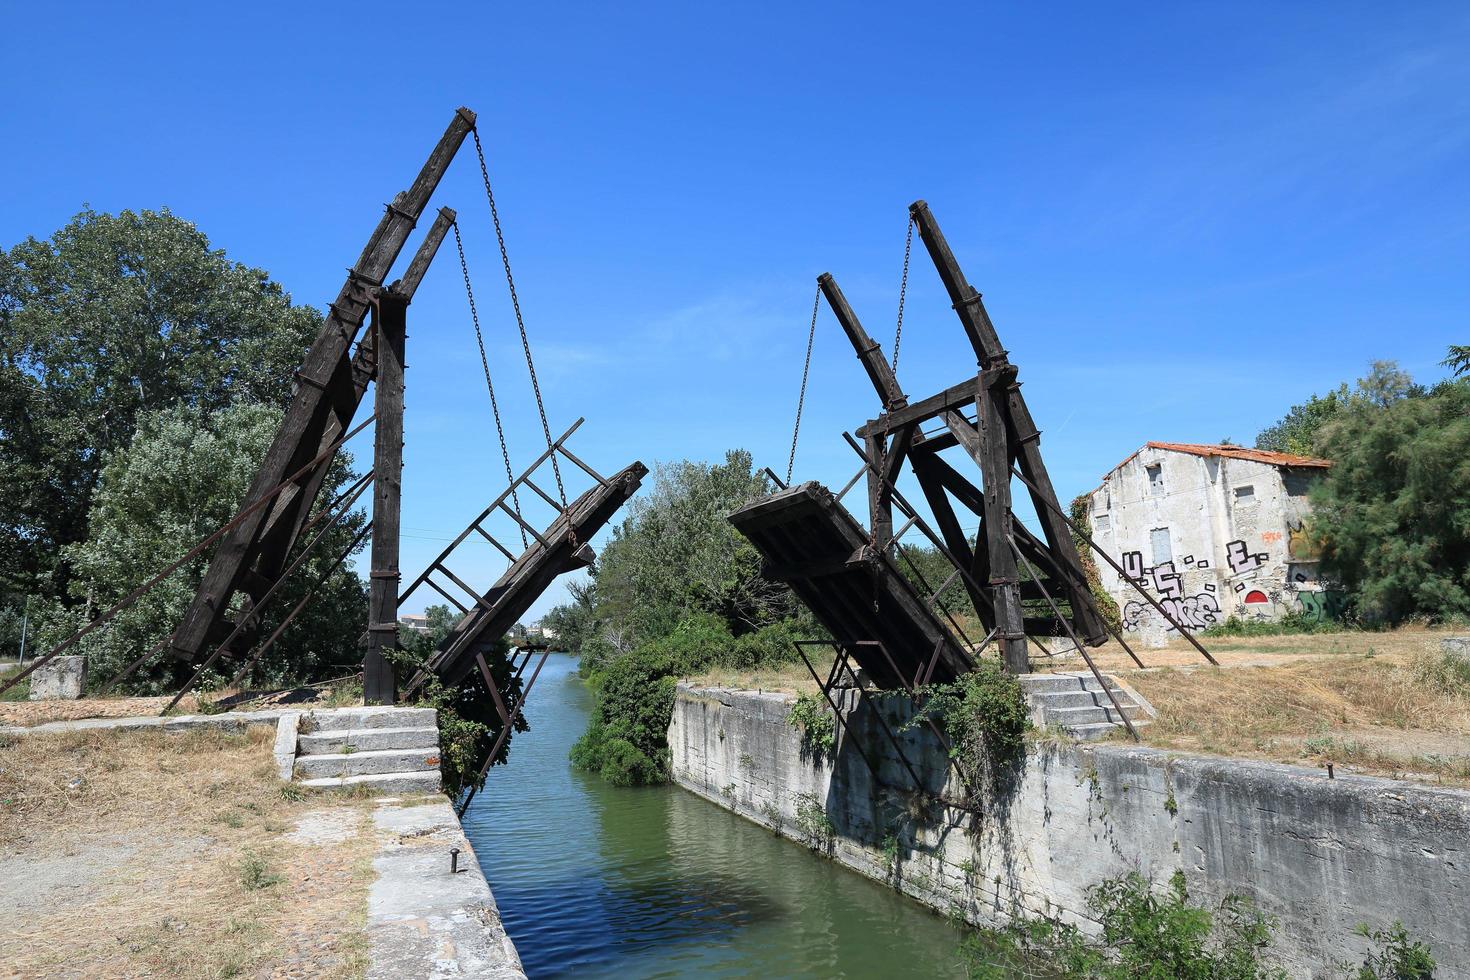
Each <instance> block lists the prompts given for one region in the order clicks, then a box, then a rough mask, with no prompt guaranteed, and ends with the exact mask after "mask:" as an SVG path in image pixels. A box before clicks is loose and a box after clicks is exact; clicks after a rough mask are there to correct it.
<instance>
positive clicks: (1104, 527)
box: [1092, 514, 1113, 534]
mask: <svg viewBox="0 0 1470 980" xmlns="http://www.w3.org/2000/svg"><path fill="white" fill-rule="evenodd" d="M1112 526H1113V519H1112V518H1111V517H1110V516H1108V515H1107V514H1098V515H1097V516H1096V517H1094V518H1093V519H1092V529H1093V530H1094V531H1096V532H1097V533H1098V534H1105V533H1106V532H1107V531H1108V529H1109V528H1111V527H1112Z"/></svg>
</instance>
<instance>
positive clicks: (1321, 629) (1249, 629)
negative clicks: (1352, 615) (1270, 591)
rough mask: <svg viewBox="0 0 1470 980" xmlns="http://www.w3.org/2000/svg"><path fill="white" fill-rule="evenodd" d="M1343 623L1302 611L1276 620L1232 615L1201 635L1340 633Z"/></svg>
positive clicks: (1202, 631)
mask: <svg viewBox="0 0 1470 980" xmlns="http://www.w3.org/2000/svg"><path fill="white" fill-rule="evenodd" d="M1342 629H1343V627H1342V624H1341V623H1334V622H1332V621H1331V620H1321V619H1317V618H1315V617H1313V616H1308V615H1305V614H1303V613H1300V612H1290V613H1287V614H1286V615H1285V616H1282V617H1281V618H1280V619H1278V620H1275V621H1274V622H1265V621H1261V620H1254V619H1241V618H1240V617H1238V616H1230V617H1228V618H1227V619H1225V620H1224V621H1223V622H1219V623H1216V624H1215V625H1214V626H1211V627H1210V628H1208V629H1205V630H1201V631H1200V634H1199V635H1200V636H1207V637H1208V636H1292V635H1300V634H1303V633H1340V632H1342Z"/></svg>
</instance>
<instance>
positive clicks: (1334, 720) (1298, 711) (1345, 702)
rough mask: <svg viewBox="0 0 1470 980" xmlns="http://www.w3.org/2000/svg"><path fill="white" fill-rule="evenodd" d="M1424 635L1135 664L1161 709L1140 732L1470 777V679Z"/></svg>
mask: <svg viewBox="0 0 1470 980" xmlns="http://www.w3.org/2000/svg"><path fill="white" fill-rule="evenodd" d="M1414 635H1415V636H1417V641H1416V642H1414V643H1413V644H1412V645H1410V646H1409V647H1408V648H1407V649H1404V648H1403V646H1402V645H1399V644H1396V646H1397V647H1398V648H1397V649H1395V651H1394V652H1393V653H1392V654H1383V655H1380V654H1379V653H1378V651H1376V650H1367V651H1364V652H1360V653H1358V654H1356V655H1347V656H1337V657H1333V658H1330V659H1301V660H1297V661H1296V662H1293V663H1287V664H1282V665H1271V666H1260V667H1233V668H1225V669H1216V668H1203V667H1202V668H1196V669H1191V670H1187V671H1183V670H1175V669H1164V670H1160V671H1155V672H1136V673H1134V674H1133V675H1131V676H1130V677H1129V682H1130V683H1131V684H1132V685H1134V686H1135V687H1136V688H1137V689H1138V690H1139V692H1140V693H1142V694H1143V696H1144V697H1146V698H1148V700H1149V701H1150V702H1152V703H1153V705H1154V707H1155V708H1157V709H1158V711H1159V716H1158V718H1157V719H1156V720H1155V722H1154V723H1153V724H1152V725H1150V726H1148V727H1146V728H1142V729H1140V734H1141V735H1142V736H1143V739H1144V741H1145V742H1148V743H1150V744H1153V745H1158V746H1162V747H1166V748H1175V749H1182V750H1186V751H1203V752H1212V753H1218V754H1222V755H1238V756H1246V757H1254V758H1264V759H1270V760H1272V761H1277V762H1296V763H1302V762H1307V763H1318V764H1325V763H1326V762H1332V763H1334V764H1335V765H1336V766H1337V767H1339V768H1346V769H1348V770H1350V771H1359V772H1364V773H1372V774H1376V775H1386V776H1408V777H1410V778H1429V779H1433V780H1444V781H1450V782H1456V783H1458V782H1464V781H1467V780H1470V677H1466V676H1465V675H1464V673H1462V670H1463V668H1462V666H1461V665H1460V664H1458V663H1457V662H1455V661H1453V660H1450V659H1447V658H1445V657H1444V655H1443V654H1442V653H1440V651H1439V650H1438V648H1437V643H1434V642H1432V641H1433V637H1432V635H1430V634H1425V633H1418V634H1414Z"/></svg>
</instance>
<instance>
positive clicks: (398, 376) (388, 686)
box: [362, 289, 408, 704]
mask: <svg viewBox="0 0 1470 980" xmlns="http://www.w3.org/2000/svg"><path fill="white" fill-rule="evenodd" d="M407 314H408V300H407V299H405V298H404V297H403V296H402V295H400V294H398V293H395V292H393V291H392V290H391V289H390V290H384V291H383V293H382V294H381V295H380V296H379V297H378V300H377V303H376V304H374V307H373V327H374V331H375V333H376V334H377V349H378V379H377V382H376V386H375V389H374V390H375V394H374V412H375V413H376V415H377V417H378V421H377V428H376V431H375V432H374V434H373V472H374V474H375V475H376V479H375V481H374V484H373V486H374V489H373V545H372V559H371V564H372V571H371V572H370V573H369V581H368V648H367V653H366V654H365V655H364V657H363V661H362V697H363V702H364V703H365V704H393V703H395V702H396V701H397V700H398V685H397V683H396V679H395V677H394V672H393V662H392V660H391V659H390V658H389V656H388V653H387V651H389V650H396V649H397V648H398V583H399V570H398V546H399V541H398V532H399V528H400V524H401V521H400V516H399V514H400V509H401V502H402V496H403V354H404V339H405V338H406V337H407ZM389 624H392V628H391V629H389V628H388V627H389Z"/></svg>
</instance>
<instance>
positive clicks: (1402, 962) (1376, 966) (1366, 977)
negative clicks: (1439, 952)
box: [1354, 922, 1434, 980]
mask: <svg viewBox="0 0 1470 980" xmlns="http://www.w3.org/2000/svg"><path fill="white" fill-rule="evenodd" d="M1358 935H1360V936H1364V937H1366V938H1367V939H1368V941H1369V942H1371V943H1373V945H1374V947H1375V948H1374V949H1372V950H1369V952H1368V956H1367V958H1366V959H1365V960H1364V961H1363V965H1362V967H1360V968H1359V970H1358V972H1357V973H1356V974H1355V975H1354V976H1355V977H1356V980H1431V978H1432V977H1433V976H1434V957H1432V956H1430V955H1429V947H1428V946H1426V945H1424V944H1423V943H1420V942H1416V941H1415V940H1413V939H1411V938H1410V937H1409V933H1408V930H1406V929H1405V928H1404V924H1403V923H1402V922H1395V923H1394V924H1393V925H1392V926H1390V927H1389V928H1387V929H1379V930H1376V931H1375V930H1372V929H1369V928H1368V926H1366V925H1360V926H1358Z"/></svg>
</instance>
